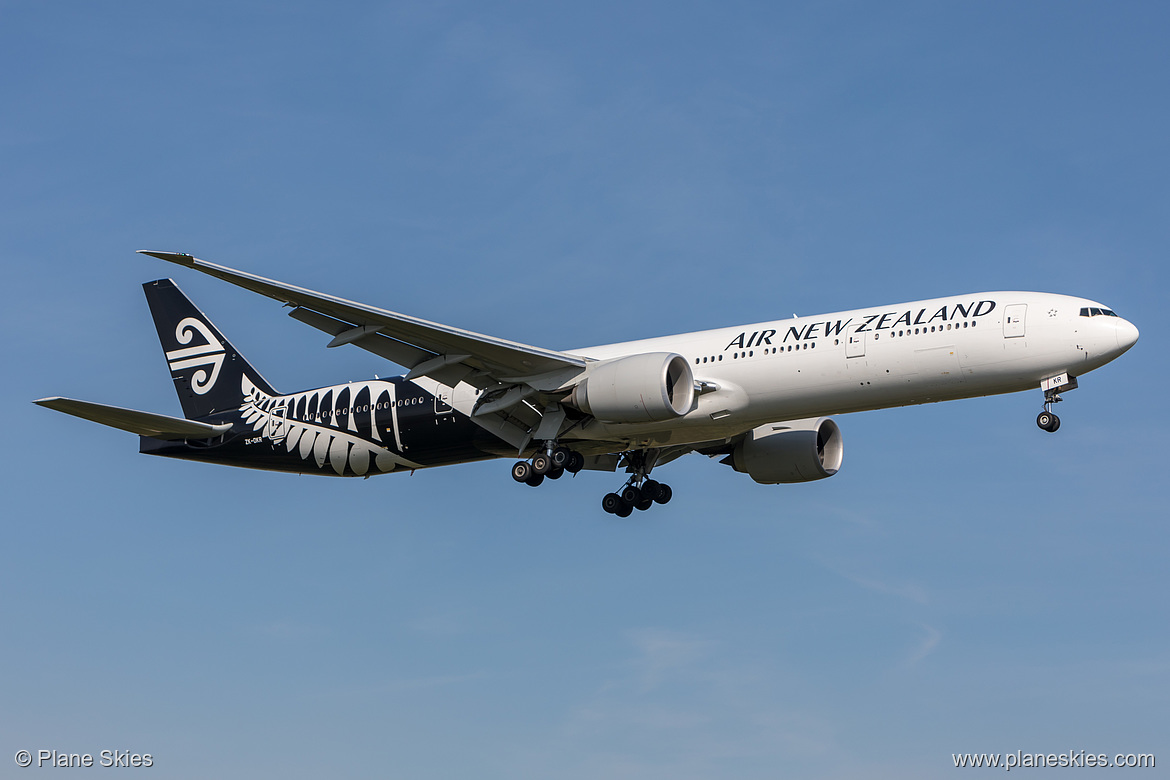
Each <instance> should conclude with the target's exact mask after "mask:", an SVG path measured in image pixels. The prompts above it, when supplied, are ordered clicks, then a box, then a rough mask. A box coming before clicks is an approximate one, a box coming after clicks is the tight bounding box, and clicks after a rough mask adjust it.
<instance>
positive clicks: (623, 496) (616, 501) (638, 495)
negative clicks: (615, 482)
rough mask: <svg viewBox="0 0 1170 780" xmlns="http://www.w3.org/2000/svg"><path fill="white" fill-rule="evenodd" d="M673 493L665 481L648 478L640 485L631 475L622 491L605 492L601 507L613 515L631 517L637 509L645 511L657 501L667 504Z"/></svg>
mask: <svg viewBox="0 0 1170 780" xmlns="http://www.w3.org/2000/svg"><path fill="white" fill-rule="evenodd" d="M673 495H674V491H673V490H671V489H670V485H667V484H666V483H665V482H655V481H654V480H652V479H646V480H642V485H641V487H639V486H638V485H636V484H634V479H633V478H632V477H631V478H630V481H629V482H627V483H626V486H625V487H623V488H622V489H621V492H619V493H606V494H605V498H603V499H601V508H602V509H604V510H605V511H606V512H608V513H610V514H611V515H617V516H618V517H629V516H630V514H631V513H633V511H634V510H635V509H637V510H639V511H643V512H644V511H646V510H647V509H649V508H650V507H652V506H654V504H656V503H658V504H665V503H666V502H668V501H670V498H671V496H673Z"/></svg>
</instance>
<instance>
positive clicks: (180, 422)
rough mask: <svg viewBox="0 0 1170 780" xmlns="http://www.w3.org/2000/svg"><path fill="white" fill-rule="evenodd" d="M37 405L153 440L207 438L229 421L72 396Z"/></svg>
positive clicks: (223, 429)
mask: <svg viewBox="0 0 1170 780" xmlns="http://www.w3.org/2000/svg"><path fill="white" fill-rule="evenodd" d="M33 403H34V404H37V405H38V406H43V407H45V408H46V409H53V410H55V411H58V412H64V413H65V414H71V415H73V416H74V417H80V418H82V419H83V420H92V421H93V422H96V423H101V424H102V425H108V426H110V427H111V428H118V429H120V430H123V431H129V432H130V433H137V434H139V435H141V436H150V437H151V438H154V439H167V440H174V439H210V438H213V437H215V436H219V435H220V434H221V433H226V432H227V431H229V430H231V427H232V426H231V424H230V423H221V424H219V425H211V424H209V423H201V422H196V421H195V420H184V419H183V418H181V417H168V416H167V415H165V414H154V413H152V412H139V411H137V410H135V409H123V408H122V407H120V406H106V405H105V404H95V403H91V402H89V401H77V400H75V399H73V398H42V399H41V400H39V401H33Z"/></svg>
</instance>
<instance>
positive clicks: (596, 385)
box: [565, 352, 695, 423]
mask: <svg viewBox="0 0 1170 780" xmlns="http://www.w3.org/2000/svg"><path fill="white" fill-rule="evenodd" d="M694 401H695V376H694V374H693V373H692V372H691V365H690V363H688V362H687V360H686V358H684V357H683V356H682V355H677V354H675V353H673V352H647V353H645V354H642V355H630V356H629V357H623V358H615V359H613V360H605V361H601V362H599V363H598V364H597V365H594V366H592V367H591V368H590V371H589V375H588V376H587V377H586V378H585V379H584V380H582V381H581V383H580V384H578V385H577V386H576V387H574V388H573V392H572V393H570V394H569V397H568V398H567V399H565V402H566V403H568V404H569V405H570V406H572V407H574V408H577V409H580V410H581V411H583V412H585V413H586V414H591V415H593V416H594V417H596V418H597V419H598V420H602V421H604V422H615V423H644V422H661V421H663V420H673V419H675V418H676V417H682V416H683V415H684V414H686V413H687V412H689V411H690V410H691V406H692V405H693V404H694Z"/></svg>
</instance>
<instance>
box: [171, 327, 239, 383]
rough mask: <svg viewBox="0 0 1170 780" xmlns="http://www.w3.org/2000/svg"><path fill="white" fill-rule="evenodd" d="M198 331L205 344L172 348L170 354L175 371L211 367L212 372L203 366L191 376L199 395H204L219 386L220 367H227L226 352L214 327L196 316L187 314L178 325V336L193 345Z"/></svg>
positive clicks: (177, 337)
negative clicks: (224, 364)
mask: <svg viewBox="0 0 1170 780" xmlns="http://www.w3.org/2000/svg"><path fill="white" fill-rule="evenodd" d="M196 333H198V334H199V335H200V336H202V337H203V341H204V342H205V343H203V344H195V345H193V346H190V347H184V348H182V349H173V350H171V351H170V352H168V353H167V363H168V364H169V365H170V367H171V371H183V370H185V369H188V368H197V367H201V366H205V367H207V368H210V370H211V373H210V374H209V373H208V372H207V368H200V369H199V370H198V371H196V372H195V373H194V374H192V375H191V389H193V390H194V391H195V392H196V394H198V395H204V394H206V393H207V392H208V391H209V390H211V388H212V387H214V386H215V380H216V379H218V378H219V369H220V368H221V367H223V359H224V357H225V355H224V348H223V344H220V343H219V339H217V338H216V337H215V334H213V333H212V332H211V328H209V327H207V325H206V324H204V323H203V322H201V321H199V320H197V319H195V318H194V317H187V318H185V319H183V320H181V321H180V322H179V324H178V325H177V326H176V327H175V338H176V339H178V341H179V343H180V344H190V343H191V342H192V341H194V340H195V334H196Z"/></svg>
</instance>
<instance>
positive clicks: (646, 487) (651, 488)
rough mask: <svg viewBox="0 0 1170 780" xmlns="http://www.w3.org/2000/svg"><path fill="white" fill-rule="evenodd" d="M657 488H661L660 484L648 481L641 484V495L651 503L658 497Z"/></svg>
mask: <svg viewBox="0 0 1170 780" xmlns="http://www.w3.org/2000/svg"><path fill="white" fill-rule="evenodd" d="M659 487H661V483H660V482H655V481H654V480H652V479H648V480H646V481H645V482H643V483H642V495H643V496H645V497H646V498H648V499H650V500H651V501H653V500H654V499H655V498H656V497H657V496H658V488H659Z"/></svg>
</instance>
